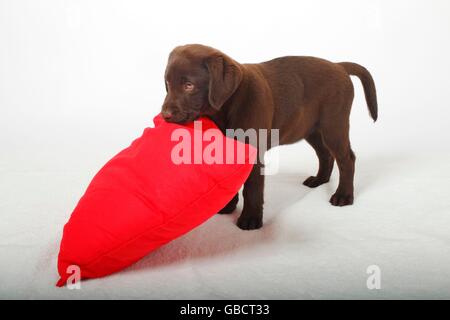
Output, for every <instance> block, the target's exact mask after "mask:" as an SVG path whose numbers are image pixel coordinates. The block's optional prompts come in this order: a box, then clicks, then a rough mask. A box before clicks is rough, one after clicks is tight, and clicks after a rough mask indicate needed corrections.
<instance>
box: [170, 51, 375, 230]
mask: <svg viewBox="0 0 450 320" xmlns="http://www.w3.org/2000/svg"><path fill="white" fill-rule="evenodd" d="M350 75H355V76H358V77H359V78H360V80H361V81H362V84H363V87H364V92H365V96H366V101H367V104H368V107H369V111H370V115H371V117H372V119H373V120H374V121H376V119H377V114H378V107H377V98H376V90H375V84H374V81H373V79H372V76H371V75H370V73H369V72H368V71H367V70H366V69H365V68H364V67H362V66H360V65H357V64H354V63H348V62H345V63H332V62H329V61H326V60H322V59H318V58H313V57H283V58H278V59H274V60H271V61H268V62H264V63H259V64H239V63H238V62H236V61H234V60H233V59H231V58H230V57H228V56H227V55H225V54H223V53H222V52H220V51H218V50H216V49H213V48H211V47H206V46H202V45H186V46H181V47H177V48H175V49H174V50H173V51H172V53H171V54H170V56H169V61H168V65H167V69H166V74H165V80H166V89H167V96H166V99H165V101H164V104H163V107H162V115H163V117H164V118H165V119H166V120H167V121H170V122H177V123H184V122H189V121H192V120H195V119H196V118H198V117H199V116H203V115H206V116H209V117H210V118H211V119H212V120H214V121H215V122H216V124H217V125H218V126H219V127H220V128H221V130H222V131H225V129H239V128H241V129H243V130H247V129H250V128H254V129H269V130H270V129H279V140H280V141H279V142H280V144H291V143H294V142H297V141H299V140H301V139H306V141H307V142H308V143H309V144H310V145H311V146H312V147H313V148H314V150H315V151H316V154H317V157H318V158H319V171H318V173H317V174H316V175H315V176H312V177H310V178H308V179H306V181H305V182H304V184H305V185H306V186H308V187H311V188H315V187H318V186H320V185H321V184H324V183H326V182H328V181H329V179H330V175H331V172H332V170H333V165H334V160H336V162H337V165H338V168H339V175H340V177H339V186H338V188H337V190H336V193H335V194H334V195H333V196H332V197H331V199H330V202H331V204H332V205H334V206H346V205H351V204H352V203H353V176H354V169H355V155H354V153H353V151H352V149H351V147H350V140H349V115H350V109H351V107H352V102H353V96H354V90H353V84H352V81H351V79H350ZM269 143H270V142H269ZM269 147H270V145H269ZM262 166H263V164H262V163H261V162H258V163H257V164H256V165H255V167H254V169H253V171H252V173H251V174H250V176H249V178H248V180H247V181H246V182H245V184H244V191H243V196H244V208H243V211H242V214H241V216H240V218H239V220H238V226H239V227H240V228H241V229H245V230H252V229H258V228H260V227H262V224H263V222H262V217H263V202H264V197H263V191H264V176H263V175H262V174H261V167H262ZM237 202H238V195H236V196H235V197H234V199H233V200H232V201H231V202H230V203H229V204H228V205H227V206H226V207H225V208H224V209H223V210H222V211H221V213H231V212H233V211H234V210H235V209H236V205H237Z"/></svg>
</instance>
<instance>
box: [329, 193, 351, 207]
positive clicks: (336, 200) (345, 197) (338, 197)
mask: <svg viewBox="0 0 450 320" xmlns="http://www.w3.org/2000/svg"><path fill="white" fill-rule="evenodd" d="M330 203H331V204H332V205H333V206H336V207H344V206H349V205H352V204H353V194H341V193H338V192H336V193H335V194H334V195H333V196H332V197H331V199H330Z"/></svg>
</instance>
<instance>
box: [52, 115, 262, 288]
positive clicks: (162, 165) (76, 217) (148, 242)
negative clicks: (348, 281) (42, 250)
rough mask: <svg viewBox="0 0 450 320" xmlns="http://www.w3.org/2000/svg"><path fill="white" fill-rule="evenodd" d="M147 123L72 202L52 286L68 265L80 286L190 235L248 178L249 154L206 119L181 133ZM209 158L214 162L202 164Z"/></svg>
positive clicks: (253, 152)
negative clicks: (76, 269) (77, 272)
mask: <svg viewBox="0 0 450 320" xmlns="http://www.w3.org/2000/svg"><path fill="white" fill-rule="evenodd" d="M154 123H155V128H147V129H145V130H144V133H143V135H142V136H141V137H140V138H138V139H136V140H135V141H134V142H133V143H132V144H131V145H130V146H129V147H128V148H126V149H125V150H123V151H122V152H120V153H119V154H117V155H116V156H115V157H114V158H113V159H111V160H110V161H109V162H108V163H107V164H106V165H105V166H104V167H103V168H102V169H101V170H100V171H99V172H98V173H97V174H96V176H95V177H94V179H93V180H92V182H91V183H90V184H89V186H88V188H87V190H86V192H85V194H84V195H83V197H82V198H81V199H80V201H79V202H78V204H77V206H76V208H75V210H74V211H73V213H72V216H71V217H70V220H69V222H68V223H67V224H66V225H65V227H64V232H63V237H62V241H61V247H60V252H59V256H58V271H59V274H60V276H61V279H60V280H59V281H58V283H57V285H58V286H63V285H65V284H66V282H67V279H68V278H69V277H70V276H71V274H72V272H73V270H72V269H71V268H69V267H70V266H73V265H75V266H77V267H79V268H80V271H81V278H83V279H86V278H96V277H103V276H106V275H108V274H111V273H113V272H117V271H119V270H121V269H123V268H125V267H127V266H129V265H131V264H133V263H134V262H136V261H138V260H139V259H141V258H142V257H144V256H145V255H147V254H148V253H149V252H151V251H153V250H155V249H157V248H158V247H160V246H162V245H164V244H166V243H168V242H169V241H171V240H173V239H175V238H177V237H179V236H181V235H183V234H184V233H186V232H188V231H190V230H192V229H193V228H195V227H196V226H198V225H199V224H201V223H203V222H204V221H206V220H207V219H208V218H210V217H212V216H213V215H214V214H216V213H217V212H218V211H219V210H220V209H222V208H223V207H224V206H225V205H226V204H227V203H228V201H230V200H231V199H232V198H233V196H234V195H235V194H236V193H237V192H238V191H239V189H240V187H241V186H242V184H243V183H244V181H245V180H246V178H247V177H248V175H249V174H250V171H251V170H252V167H253V163H254V161H255V158H256V149H255V148H254V147H252V146H250V145H246V144H243V143H241V142H238V141H236V140H233V139H230V138H227V137H225V136H224V135H223V134H222V133H221V132H220V130H219V129H217V127H216V125H215V124H214V123H213V122H212V121H211V120H209V119H208V118H202V119H200V120H199V122H196V124H195V125H194V124H193V123H192V124H189V125H186V126H183V125H178V124H173V123H167V122H165V121H164V120H163V119H162V118H161V117H160V116H157V117H156V118H155V119H154ZM199 124H200V126H201V127H199ZM176 129H181V130H176ZM203 135H204V136H203ZM211 136H213V137H214V138H211ZM202 137H203V139H202ZM174 139H176V141H172V140H174ZM189 140H191V141H189ZM199 140H200V141H199ZM206 140H209V141H206ZM194 142H195V143H196V144H195V145H194ZM198 142H199V143H198ZM183 146H185V147H186V146H187V147H191V150H189V148H184V149H183ZM226 146H228V148H226ZM230 147H231V148H230ZM239 148H240V149H239ZM225 149H226V151H225ZM230 151H232V152H230ZM239 151H241V154H242V151H244V152H245V153H244V156H245V157H244V159H243V161H242V158H238V157H237V155H238V152H239ZM189 153H190V154H189ZM202 153H204V154H202ZM233 153H234V155H233ZM230 154H231V156H230ZM202 155H204V157H202ZM208 155H209V157H208ZM211 156H212V157H213V158H212V159H213V160H214V159H215V160H216V161H215V162H216V163H212V164H209V163H211V162H212V161H211ZM180 157H181V159H180ZM208 158H209V159H208ZM183 159H184V162H183V163H181V164H180V163H179V162H180V161H181V160H183ZM220 159H222V160H220ZM240 159H241V161H239V160H240ZM233 160H234V161H233ZM189 162H191V163H190V164H189ZM199 162H201V163H199ZM205 162H207V163H208V164H207V163H205ZM221 162H222V163H221ZM230 162H233V163H230ZM242 162H243V163H242Z"/></svg>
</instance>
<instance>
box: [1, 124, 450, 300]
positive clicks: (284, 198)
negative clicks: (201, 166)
mask: <svg viewBox="0 0 450 320" xmlns="http://www.w3.org/2000/svg"><path fill="white" fill-rule="evenodd" d="M367 130H368V131H370V129H369V128H368V129H367ZM372 130H373V131H374V132H376V131H378V130H380V128H379V127H378V128H377V127H376V126H373V129H372ZM372 139H374V138H372ZM356 140H357V141H363V140H364V138H362V137H361V138H359V139H356ZM354 148H355V152H356V153H357V158H358V159H357V161H358V165H357V176H356V201H355V205H354V206H352V207H346V208H334V207H332V206H331V205H330V204H329V203H328V199H329V197H330V196H331V194H332V193H333V191H334V189H335V187H336V184H337V175H336V172H335V173H334V175H333V179H332V181H331V182H330V183H329V184H327V185H324V186H322V187H320V188H318V189H315V190H310V189H308V188H306V187H304V186H302V185H301V181H303V179H305V178H306V177H307V176H308V175H309V174H311V173H313V172H314V170H315V169H316V166H317V164H316V159H315V156H314V154H313V152H312V149H310V148H309V147H307V145H306V144H305V143H300V144H297V145H293V146H289V147H284V148H282V149H281V150H280V157H281V158H280V159H281V163H280V172H279V174H277V175H275V176H271V177H268V178H267V184H266V185H267V187H266V206H265V218H264V222H265V226H264V228H263V229H262V230H259V231H253V232H244V231H241V230H239V229H238V228H237V227H236V226H235V220H236V219H237V216H238V214H237V213H235V214H233V215H231V216H215V217H213V218H212V219H211V220H209V221H208V222H207V223H205V224H204V225H202V226H201V227H199V228H198V229H196V230H194V231H192V232H191V233H189V234H187V235H186V236H184V237H182V238H180V239H178V240H176V241H174V242H172V243H170V244H169V245H167V246H165V247H163V248H162V249H160V250H158V251H157V252H155V253H153V254H151V255H149V256H148V257H146V258H145V259H143V260H142V261H140V262H139V263H138V264H136V265H134V266H132V267H131V268H129V269H128V270H125V271H123V272H121V273H118V274H115V275H113V276H110V277H107V278H104V279H98V280H90V281H86V282H83V283H82V289H81V290H75V291H69V290H67V289H57V288H55V287H54V283H55V281H56V280H57V273H56V258H57V253H58V244H59V240H60V236H61V231H62V227H63V225H64V223H65V221H66V220H67V218H68V216H69V214H70V211H71V210H72V208H73V206H74V205H75V204H76V201H77V200H78V198H79V196H80V195H81V194H82V192H83V191H84V188H85V186H86V184H87V183H88V182H89V180H90V178H91V176H92V174H93V173H95V171H96V170H97V169H98V166H99V165H100V164H101V162H102V161H104V160H107V158H108V157H107V156H105V155H104V154H103V153H102V152H100V151H97V152H95V151H94V149H92V150H90V152H89V153H88V154H89V155H90V156H92V158H91V159H96V160H95V161H92V162H95V164H91V165H90V166H89V168H87V169H86V170H84V171H83V170H80V169H77V170H74V171H70V170H61V169H60V168H58V165H63V164H62V163H60V160H58V159H56V158H53V161H50V160H49V159H48V158H46V157H44V156H42V157H43V158H42V159H41V160H42V161H44V163H54V164H55V170H53V171H52V170H48V169H43V170H42V171H39V170H32V171H30V170H27V169H26V168H25V167H23V166H22V165H21V164H22V163H23V162H27V161H29V160H27V158H26V157H25V159H22V158H21V157H19V156H18V157H17V158H16V159H15V161H11V162H7V161H6V162H5V165H4V167H5V168H8V165H9V169H4V170H1V171H0V194H1V199H2V200H1V203H0V209H1V213H2V219H1V220H0V233H1V240H0V241H1V242H0V282H1V286H0V298H27V299H32V298H58V299H81V298H151V299H165V298H178V299H184V298H186V299H191V298H192V299H193V298H205V299H210V298H213V299H214V298H226V299H227V298H230V299H250V298H251V299H259V298H264V299H266V298H274V299H277V298H292V299H311V298H312V299H322V298H327V299H328V298H344V299H349V298H450V210H449V209H450V200H449V196H450V194H449V188H448V182H449V178H450V174H449V172H450V152H449V151H447V150H444V149H442V150H439V151H437V150H436V151H435V152H433V153H424V154H417V152H416V151H415V150H413V149H412V148H409V150H408V149H406V150H402V148H399V151H397V152H395V151H392V148H389V147H386V152H384V153H382V152H380V149H379V148H376V151H371V146H370V145H369V146H365V147H364V146H363V144H361V145H360V149H361V150H358V149H359V148H356V147H355V146H354ZM79 152H81V151H79V150H78V151H75V150H74V151H73V154H78V153H79ZM44 153H45V152H43V153H42V154H44ZM73 154H71V153H70V152H69V153H68V154H62V155H61V158H67V159H70V158H71V156H73ZM29 156H31V155H29ZM102 157H104V158H102ZM80 159H81V158H80ZM10 160H11V159H10ZM34 164H35V167H36V166H38V164H39V162H34ZM335 169H336V168H335ZM240 205H242V203H241V204H240ZM371 265H377V266H379V267H380V269H381V289H380V290H368V289H367V286H366V281H367V278H368V276H369V275H368V274H367V273H366V271H367V268H368V267H369V266H371Z"/></svg>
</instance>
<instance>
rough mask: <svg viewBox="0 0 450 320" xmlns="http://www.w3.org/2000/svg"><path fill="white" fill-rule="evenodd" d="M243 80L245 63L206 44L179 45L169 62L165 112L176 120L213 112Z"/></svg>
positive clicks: (166, 79)
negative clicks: (236, 60)
mask: <svg viewBox="0 0 450 320" xmlns="http://www.w3.org/2000/svg"><path fill="white" fill-rule="evenodd" d="M241 80H242V70H241V66H240V65H239V64H238V63H237V62H235V61H234V60H232V59H231V58H230V57H228V56H226V55H225V54H223V53H221V52H220V51H218V50H216V49H213V48H210V47H206V46H202V45H186V46H182V47H177V48H175V49H174V50H173V51H172V53H171V54H170V56H169V61H168V63H167V68H166V72H165V84H166V91H167V95H166V98H165V100H164V104H163V106H162V110H161V114H162V116H163V118H164V119H165V120H166V121H168V122H175V123H186V122H190V121H193V120H195V119H197V118H198V117H200V116H204V115H213V114H214V113H216V112H218V111H219V110H220V109H221V108H222V106H223V104H224V103H225V102H226V101H227V100H228V99H229V98H230V97H231V96H232V95H233V93H234V92H235V91H236V89H237V88H238V86H239V84H240V83H241Z"/></svg>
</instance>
